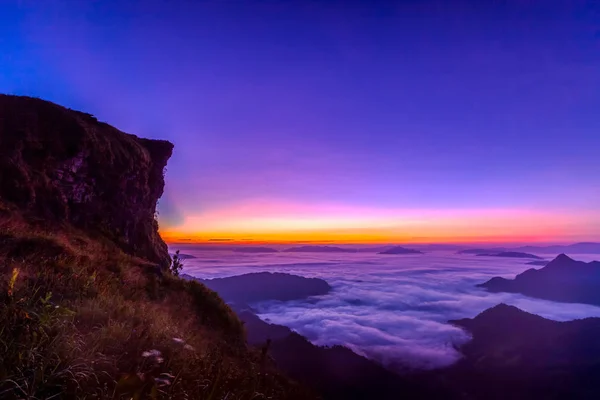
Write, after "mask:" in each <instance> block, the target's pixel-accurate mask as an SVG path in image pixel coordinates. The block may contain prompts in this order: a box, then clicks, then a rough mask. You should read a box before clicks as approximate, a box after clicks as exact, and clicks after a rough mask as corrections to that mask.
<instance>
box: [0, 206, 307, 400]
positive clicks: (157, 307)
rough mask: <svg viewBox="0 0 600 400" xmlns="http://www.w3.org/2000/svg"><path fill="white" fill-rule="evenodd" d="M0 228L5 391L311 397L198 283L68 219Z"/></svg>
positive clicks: (54, 395) (0, 371)
mask: <svg viewBox="0 0 600 400" xmlns="http://www.w3.org/2000/svg"><path fill="white" fill-rule="evenodd" d="M0 211H1V210H0ZM0 228H1V229H2V230H1V232H3V235H2V236H0V398H3V399H4V398H6V399H171V398H172V399H211V400H215V399H285V398H290V399H305V398H311V397H312V394H310V393H309V392H307V391H306V390H305V389H303V388H302V387H300V386H298V385H296V384H295V383H293V382H291V381H290V380H289V379H287V378H286V377H284V376H282V375H281V374H279V373H278V372H277V371H276V370H275V369H274V368H273V365H272V364H271V362H270V360H269V359H266V358H265V357H263V356H262V355H261V354H260V352H258V351H255V350H252V349H250V348H248V347H247V345H246V343H245V338H244V329H243V325H242V324H241V322H240V321H239V320H238V318H237V317H236V316H235V314H234V313H233V312H232V311H231V309H230V308H229V307H228V306H227V305H226V304H225V303H224V302H223V301H222V300H221V299H220V298H219V297H218V296H217V294H216V293H214V292H213V291H211V290H209V289H207V288H206V287H205V286H203V285H201V284H199V283H197V282H189V281H184V280H181V279H179V278H177V277H174V276H171V275H170V274H168V273H166V272H162V271H160V270H158V269H157V268H156V267H155V266H154V265H152V264H149V263H147V262H146V261H144V260H141V259H139V258H135V257H131V256H129V255H127V254H125V253H123V252H122V251H121V250H119V249H118V248H117V247H116V246H114V245H111V244H110V243H108V242H103V241H101V240H97V239H95V238H90V237H87V236H86V235H85V234H84V233H82V232H80V231H77V230H74V229H73V228H69V227H60V229H55V230H53V231H47V230H44V229H41V228H40V227H35V226H33V225H29V224H26V223H24V222H23V221H22V220H19V219H16V218H15V217H14V215H13V216H12V217H11V218H10V219H8V218H6V216H4V217H2V215H0Z"/></svg>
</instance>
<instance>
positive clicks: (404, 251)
mask: <svg viewBox="0 0 600 400" xmlns="http://www.w3.org/2000/svg"><path fill="white" fill-rule="evenodd" d="M378 254H423V252H421V251H419V250H414V249H407V248H406V247H402V246H394V247H392V248H391V249H387V250H385V251H382V252H380V253H378Z"/></svg>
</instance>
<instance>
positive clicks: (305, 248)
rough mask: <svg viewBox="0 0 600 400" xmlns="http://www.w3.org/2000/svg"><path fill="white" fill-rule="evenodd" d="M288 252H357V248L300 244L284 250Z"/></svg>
mask: <svg viewBox="0 0 600 400" xmlns="http://www.w3.org/2000/svg"><path fill="white" fill-rule="evenodd" d="M283 251H284V252H286V253H294V252H296V253H356V252H357V249H354V248H345V247H336V246H299V247H290V248H288V249H285V250H283Z"/></svg>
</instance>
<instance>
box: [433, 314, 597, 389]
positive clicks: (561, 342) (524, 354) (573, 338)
mask: <svg viewBox="0 0 600 400" xmlns="http://www.w3.org/2000/svg"><path fill="white" fill-rule="evenodd" d="M453 322H454V323H455V324H456V325H458V326H461V327H463V328H465V329H466V330H467V331H469V332H470V333H471V334H472V336H473V340H472V341H470V342H468V343H467V344H465V345H464V346H463V347H462V348H461V352H462V353H463V354H464V358H463V359H462V360H461V361H460V362H459V363H458V364H456V365H455V366H453V367H451V368H449V369H448V370H447V371H444V372H443V379H444V382H446V384H447V385H448V390H449V391H450V392H457V393H462V394H463V396H464V398H478V399H479V398H481V399H484V398H485V399H509V398H510V399H534V398H536V399H596V398H598V394H599V393H600V382H599V381H598V379H597V377H598V376H599V374H600V341H599V340H598V337H600V318H586V319H582V320H575V321H568V322H556V321H551V320H547V319H544V318H542V317H539V316H537V315H533V314H529V313H526V312H524V311H522V310H520V309H518V308H516V307H512V306H507V305H505V304H500V305H498V306H496V307H493V308H491V309H488V310H486V311H484V312H482V313H481V314H479V315H478V316H477V317H475V318H473V319H463V320H458V321H453Z"/></svg>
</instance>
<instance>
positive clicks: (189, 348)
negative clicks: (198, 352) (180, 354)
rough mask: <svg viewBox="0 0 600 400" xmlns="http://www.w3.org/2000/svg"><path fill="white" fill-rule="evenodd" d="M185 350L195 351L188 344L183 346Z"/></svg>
mask: <svg viewBox="0 0 600 400" xmlns="http://www.w3.org/2000/svg"><path fill="white" fill-rule="evenodd" d="M183 348H184V349H186V350H190V351H194V348H193V347H192V346H190V345H189V344H186V345H185V346H183Z"/></svg>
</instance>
